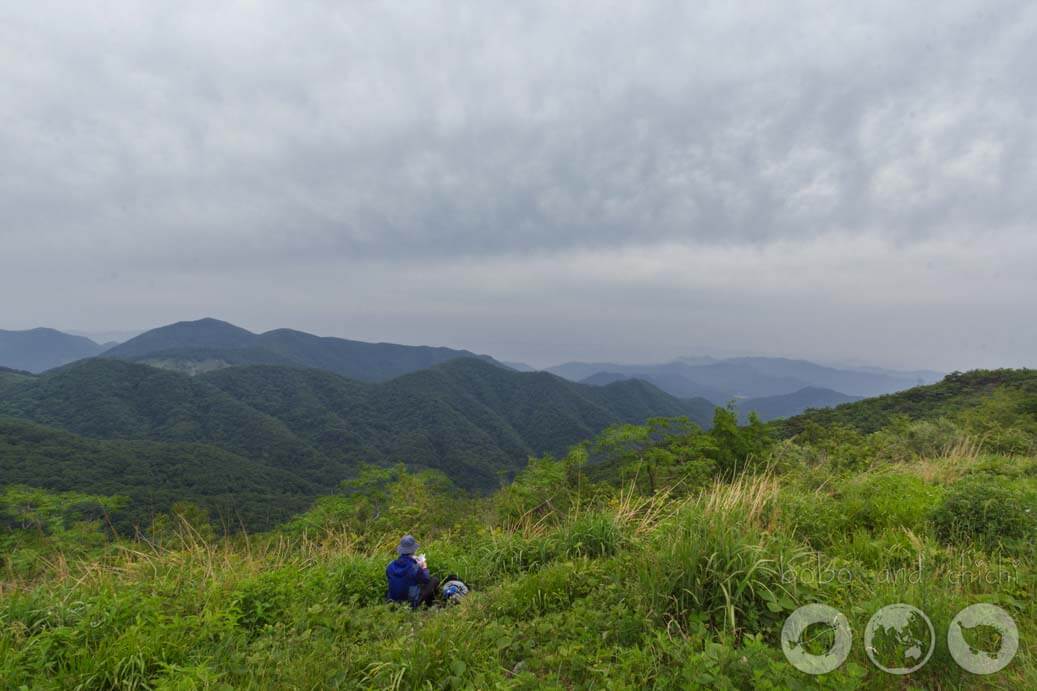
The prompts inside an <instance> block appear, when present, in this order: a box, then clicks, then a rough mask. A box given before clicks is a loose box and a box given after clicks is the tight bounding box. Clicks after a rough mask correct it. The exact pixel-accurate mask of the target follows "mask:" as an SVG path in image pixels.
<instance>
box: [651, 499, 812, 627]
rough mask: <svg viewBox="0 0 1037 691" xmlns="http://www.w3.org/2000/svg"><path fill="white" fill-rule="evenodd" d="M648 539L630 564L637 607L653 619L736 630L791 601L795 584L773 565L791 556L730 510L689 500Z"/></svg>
mask: <svg viewBox="0 0 1037 691" xmlns="http://www.w3.org/2000/svg"><path fill="white" fill-rule="evenodd" d="M654 538H655V539H654V540H653V542H652V544H651V545H650V546H649V547H648V548H647V549H645V550H644V553H643V554H642V555H640V559H638V561H637V566H636V569H637V578H638V582H639V592H640V593H641V594H642V596H643V597H644V599H645V602H644V604H645V607H646V609H647V610H648V612H649V614H651V615H654V616H655V617H657V618H659V619H662V620H666V619H673V620H676V621H677V622H678V623H681V624H684V625H687V624H691V623H693V622H695V621H698V622H699V623H704V624H708V625H709V626H710V627H711V628H713V629H714V630H727V631H729V632H734V633H739V634H740V633H742V632H744V631H755V630H757V629H758V628H760V627H761V626H763V625H764V624H765V623H774V621H777V618H776V616H777V613H780V612H782V611H783V610H786V609H788V610H791V609H793V608H794V607H795V603H794V600H795V597H794V592H793V591H794V589H795V587H796V585H795V583H791V584H787V585H786V584H783V583H782V574H781V564H785V563H792V562H794V561H795V560H796V555H794V554H792V550H787V549H785V547H784V545H782V544H781V543H780V542H779V540H778V538H776V537H774V536H772V535H768V534H765V533H760V532H759V531H758V530H755V529H754V528H753V527H752V526H751V524H750V522H749V521H748V520H746V518H745V517H744V516H742V515H740V514H739V513H738V512H737V511H735V512H729V513H723V514H722V513H704V512H703V511H702V510H701V509H700V508H699V507H697V506H695V505H689V506H687V507H685V508H684V509H683V510H682V511H681V512H680V513H678V514H677V515H676V516H675V517H674V518H673V519H672V520H671V521H669V522H667V523H664V524H662V525H660V526H659V528H658V530H657V532H656V535H655V536H654ZM772 620H773V621H772Z"/></svg>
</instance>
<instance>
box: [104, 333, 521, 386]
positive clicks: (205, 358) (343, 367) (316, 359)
mask: <svg viewBox="0 0 1037 691" xmlns="http://www.w3.org/2000/svg"><path fill="white" fill-rule="evenodd" d="M103 355H104V357H107V358H116V359H120V360H129V361H132V362H142V363H145V364H150V365H153V366H157V367H161V368H163V369H172V370H177V371H181V372H185V373H188V374H199V373H203V372H207V371H212V370H216V369H221V368H223V367H230V366H241V365H284V366H293V367H311V368H315V369H322V370H325V371H328V372H332V373H334V374H338V375H341V376H344V377H349V378H350V379H356V380H359V381H368V382H377V381H387V380H389V379H392V378H394V377H398V376H400V375H403V374H407V373H409V372H415V371H417V370H421V369H425V368H428V367H433V366H435V365H438V364H442V363H444V362H447V361H449V360H453V359H455V358H460V357H471V358H479V359H482V360H485V361H487V362H492V363H496V360H494V359H493V358H491V357H490V356H488V355H477V354H476V353H472V352H471V351H468V350H457V349H453V348H443V347H433V346H408V345H398V344H395V343H367V342H364V341H351V340H347V339H343V338H333V337H326V336H314V335H313V334H308V333H304V332H302V331H294V330H292V329H276V330H274V331H267V332H265V333H262V334H254V333H252V332H251V331H247V330H246V329H243V328H241V327H238V326H235V325H233V324H229V323H227V322H223V321H219V320H217V319H211V318H206V319H200V320H197V321H189V322H177V323H176V324H170V325H168V326H163V327H159V328H157V329H152V330H151V331H147V332H145V333H143V334H141V335H140V336H137V337H136V338H132V339H130V340H129V341H126V342H125V343H122V344H120V345H117V346H116V347H114V348H112V349H111V350H108V351H106V352H105V353H104V354H103ZM496 364H499V363H496ZM502 366H503V365H502Z"/></svg>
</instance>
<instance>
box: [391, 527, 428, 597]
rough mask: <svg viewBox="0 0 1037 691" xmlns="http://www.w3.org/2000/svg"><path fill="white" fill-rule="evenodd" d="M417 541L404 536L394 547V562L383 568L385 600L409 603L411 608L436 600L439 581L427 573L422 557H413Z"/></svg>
mask: <svg viewBox="0 0 1037 691" xmlns="http://www.w3.org/2000/svg"><path fill="white" fill-rule="evenodd" d="M418 547H419V545H418V541H417V540H415V539H414V537H413V536H411V535H404V536H403V538H402V539H401V540H400V544H399V545H397V546H396V554H397V555H399V556H398V557H397V558H396V560H395V561H392V562H390V563H389V565H388V566H387V567H385V578H386V580H388V581H389V590H388V592H387V593H386V599H387V600H389V601H391V602H409V603H410V606H411V607H418V606H419V605H423V604H424V605H430V604H432V602H433V601H434V600H435V599H436V589H437V588H438V587H439V580H438V579H436V578H433V577H432V576H431V575H430V574H429V572H428V565H427V564H425V559H424V556H422V557H421V559H420V561H419V559H416V558H415V557H414V553H415V552H417V551H418Z"/></svg>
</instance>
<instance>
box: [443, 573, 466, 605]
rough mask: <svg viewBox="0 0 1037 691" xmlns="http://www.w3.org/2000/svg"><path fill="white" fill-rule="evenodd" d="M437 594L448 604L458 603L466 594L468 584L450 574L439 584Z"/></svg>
mask: <svg viewBox="0 0 1037 691" xmlns="http://www.w3.org/2000/svg"><path fill="white" fill-rule="evenodd" d="M439 594H440V595H441V596H442V598H443V601H444V602H446V603H447V604H448V605H459V604H461V600H463V599H464V597H465V595H467V594H468V586H467V585H465V583H464V581H462V580H461V579H460V578H458V577H457V576H455V575H454V574H450V575H449V576H447V577H446V580H445V581H443V585H441V586H440V588H439Z"/></svg>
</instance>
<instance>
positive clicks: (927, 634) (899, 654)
mask: <svg viewBox="0 0 1037 691" xmlns="http://www.w3.org/2000/svg"><path fill="white" fill-rule="evenodd" d="M935 649H936V631H935V629H933V623H932V622H931V621H930V620H929V617H927V616H926V615H925V612H923V611H922V610H920V609H918V608H917V607H912V606H911V605H906V604H904V603H902V602H898V603H897V604H895V605H886V606H885V607H883V608H882V609H880V610H879V611H878V612H875V614H874V615H872V617H871V619H869V620H868V625H867V626H865V627H864V651H865V652H866V653H868V658H869V659H870V660H871V663H872V664H873V665H875V666H876V667H878V668H879V669H881V670H882V671H883V672H888V673H889V674H911V673H912V672H916V671H918V670H920V669H921V668H922V667H924V666H925V663H927V662H929V658H930V657H932V655H933V650H935Z"/></svg>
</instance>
